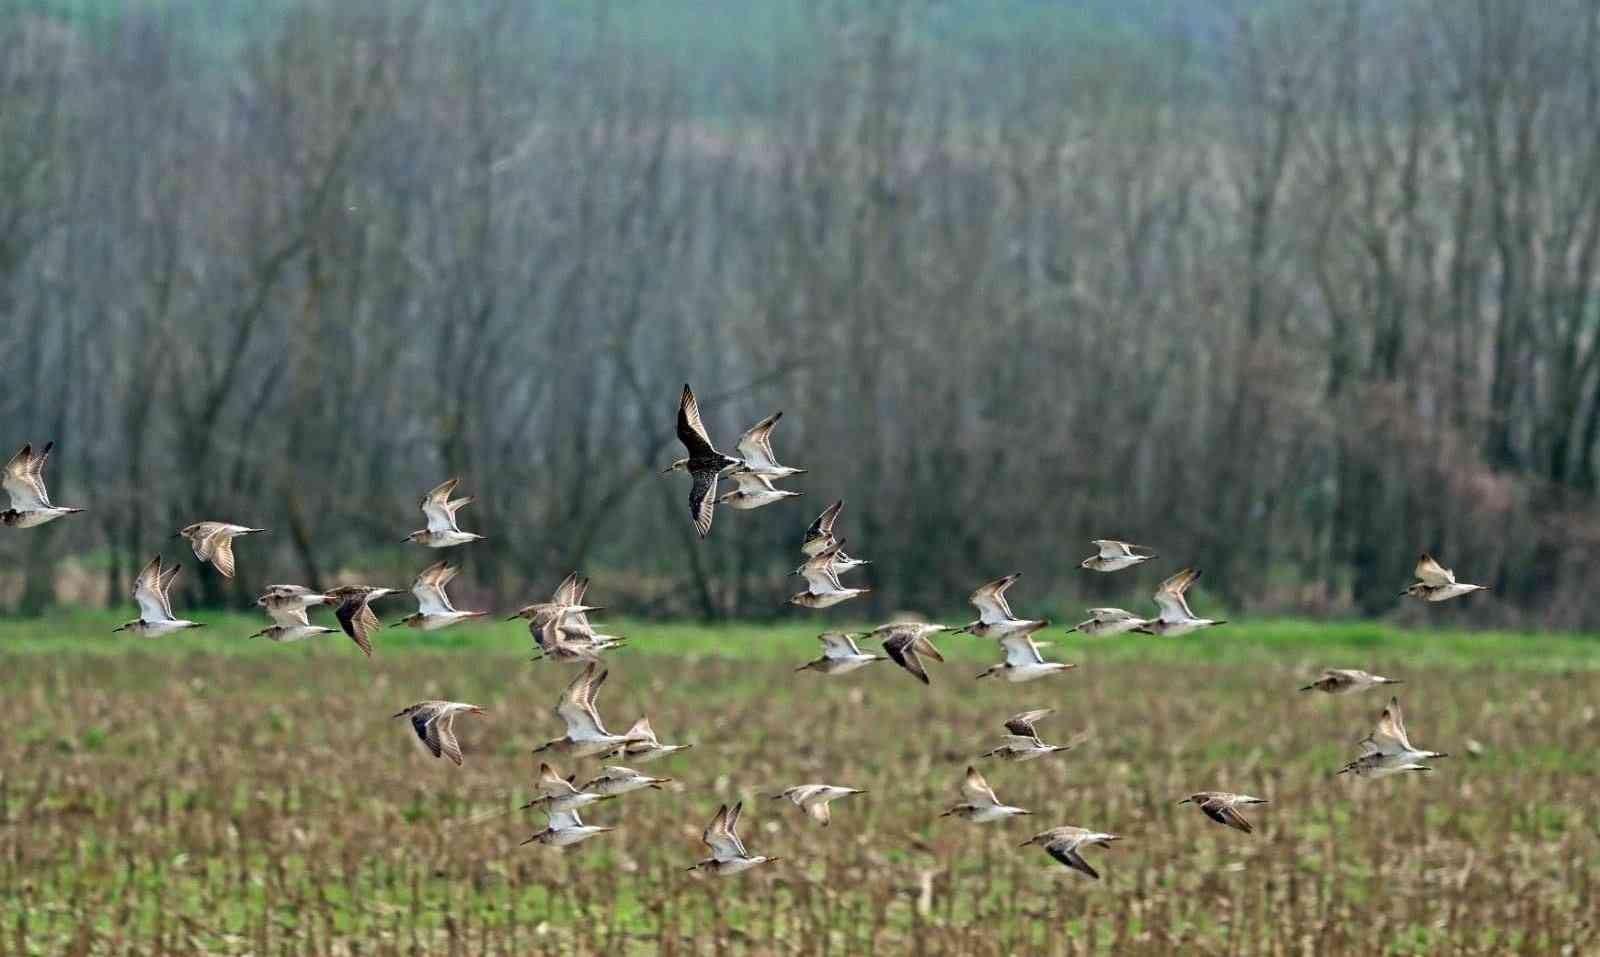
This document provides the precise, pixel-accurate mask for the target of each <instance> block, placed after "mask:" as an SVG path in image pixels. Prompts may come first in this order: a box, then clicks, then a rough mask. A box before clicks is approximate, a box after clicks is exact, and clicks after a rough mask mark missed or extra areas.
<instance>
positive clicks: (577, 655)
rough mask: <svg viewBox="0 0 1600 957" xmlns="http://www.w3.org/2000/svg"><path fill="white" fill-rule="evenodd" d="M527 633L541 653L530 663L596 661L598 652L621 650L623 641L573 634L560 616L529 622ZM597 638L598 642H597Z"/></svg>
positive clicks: (609, 637) (598, 658)
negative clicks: (542, 660)
mask: <svg viewBox="0 0 1600 957" xmlns="http://www.w3.org/2000/svg"><path fill="white" fill-rule="evenodd" d="M528 633H529V634H531V635H532V636H533V642H534V644H536V645H538V646H539V651H540V652H541V654H540V655H539V656H537V657H535V658H534V659H533V660H535V661H538V660H539V659H540V658H548V659H550V660H552V661H568V662H572V661H599V660H600V653H601V652H602V651H607V650H609V649H611V648H616V647H620V646H621V645H623V644H625V643H626V642H624V641H623V639H621V638H613V637H611V636H610V635H606V636H603V637H601V636H594V637H593V639H592V638H591V636H588V635H584V634H582V633H581V632H572V631H569V630H567V628H566V627H565V626H564V625H563V624H562V621H561V616H560V615H559V614H552V615H548V616H546V617H545V618H544V624H543V625H540V624H539V621H538V618H537V617H536V618H535V619H534V620H533V621H530V622H528ZM596 639H598V640H596Z"/></svg>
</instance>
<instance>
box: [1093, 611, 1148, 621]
mask: <svg viewBox="0 0 1600 957" xmlns="http://www.w3.org/2000/svg"><path fill="white" fill-rule="evenodd" d="M1089 617H1090V618H1092V619H1094V620H1095V621H1131V620H1133V619H1135V618H1137V617H1139V616H1138V615H1135V614H1134V613H1133V612H1131V611H1123V610H1122V609H1121V608H1091V609H1089Z"/></svg>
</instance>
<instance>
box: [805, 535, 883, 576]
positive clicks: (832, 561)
mask: <svg viewBox="0 0 1600 957" xmlns="http://www.w3.org/2000/svg"><path fill="white" fill-rule="evenodd" d="M870 564H872V563H871V562H869V561H864V560H862V559H859V558H851V557H850V556H848V555H846V554H845V553H844V540H843V539H835V540H834V543H833V544H832V545H829V546H828V547H827V548H824V549H823V550H822V551H820V552H817V553H816V554H815V555H811V556H808V557H807V558H806V560H805V561H803V562H801V563H800V564H799V565H797V566H796V567H795V570H794V571H792V572H790V574H791V575H806V574H807V573H810V574H817V573H819V572H823V571H826V572H831V573H832V574H833V577H835V578H838V577H839V576H840V575H843V574H844V573H845V572H847V571H849V570H851V569H852V568H860V567H861V566H862V565H870Z"/></svg>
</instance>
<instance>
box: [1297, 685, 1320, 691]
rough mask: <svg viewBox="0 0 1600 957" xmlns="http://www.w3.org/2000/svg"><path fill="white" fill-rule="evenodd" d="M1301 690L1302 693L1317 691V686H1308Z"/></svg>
mask: <svg viewBox="0 0 1600 957" xmlns="http://www.w3.org/2000/svg"><path fill="white" fill-rule="evenodd" d="M1300 690H1301V691H1315V690H1317V686H1316V685H1306V686H1305V687H1304V688H1301V689H1300Z"/></svg>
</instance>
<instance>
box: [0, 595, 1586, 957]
mask: <svg viewBox="0 0 1600 957" xmlns="http://www.w3.org/2000/svg"><path fill="white" fill-rule="evenodd" d="M123 617H126V615H109V616H108V615H81V616H72V617H63V618H54V619H45V620H39V621H21V622H5V623H3V624H0V649H3V653H4V661H5V664H6V667H5V668H4V669H3V670H0V696H3V700H4V701H5V703H6V705H7V713H8V716H9V721H8V733H7V734H6V735H5V736H4V737H3V739H0V824H3V827H0V955H7V954H19V953H25V954H73V953H84V954H100V953H105V954H126V953H137V954H171V953H197V954H199V953H204V954H218V953H240V954H242V953H250V954H258V955H265V954H358V953H359V954H413V953H434V952H438V953H450V954H462V955H475V954H528V953H565V954H572V953H580V954H600V953H604V954H617V953H654V952H664V953H760V954H765V953H839V954H844V953H862V952H868V951H870V950H876V951H877V952H882V953H899V952H906V951H912V952H922V953H929V954H969V953H970V954H995V955H1001V954H1013V953H1023V952H1041V953H1083V952H1090V951H1093V952H1104V953H1110V952H1117V953H1127V952H1141V951H1142V952H1151V953H1158V952H1159V953H1170V952H1174V951H1177V950H1182V951H1184V952H1205V953H1263V954H1280V953H1291V952H1292V953H1302V952H1350V953H1363V954H1373V953H1419V954H1420V953H1429V954H1432V953H1454V952H1460V953H1486V954H1487V953H1495V954H1499V953H1507V952H1524V953H1552V952H1559V951H1561V950H1562V949H1563V948H1564V947H1565V948H1570V949H1569V951H1568V952H1572V953H1581V952H1594V949H1595V948H1596V947H1600V940H1597V937H1596V934H1597V930H1596V928H1595V926H1594V914H1595V913H1596V910H1597V907H1600V903H1597V901H1596V899H1595V895H1594V888H1593V885H1594V882H1595V878H1594V876H1593V875H1594V873H1595V872H1596V867H1597V865H1600V791H1597V789H1596V787H1595V783H1596V780H1597V778H1600V713H1597V707H1600V640H1596V639H1594V638H1590V637H1585V636H1568V635H1515V634H1464V633H1445V632H1403V631H1397V630H1393V629H1389V628H1386V627H1383V626H1378V625H1371V624H1340V625H1323V624H1310V623H1304V622H1265V623H1254V624H1241V625H1229V626H1227V627H1226V628H1223V629H1219V630H1217V631H1215V632H1213V633H1210V634H1206V635H1202V636H1199V637H1191V638H1185V639H1176V640H1158V639H1149V638H1116V639H1106V640H1087V639H1082V638H1078V637H1076V636H1073V635H1067V634H1063V633H1062V632H1061V630H1060V629H1055V630H1054V632H1055V633H1054V634H1053V635H1050V636H1049V637H1051V638H1053V640H1054V641H1055V642H1056V645H1055V647H1053V648H1051V649H1049V653H1050V654H1053V655H1054V656H1055V657H1057V658H1059V659H1061V660H1067V661H1074V662H1077V663H1078V665H1079V667H1078V669H1077V670H1076V671H1073V672H1071V673H1069V674H1067V675H1065V676H1061V677H1059V678H1051V679H1046V680H1043V681H1040V682H1036V683H1032V684H1025V685H1008V684H999V683H995V682H991V681H976V680H974V677H973V676H974V675H975V674H976V673H977V671H979V670H981V668H982V667H983V666H985V665H986V664H988V663H990V662H991V661H992V660H998V656H997V654H996V653H995V651H994V645H993V643H992V642H985V641H978V640H976V639H972V638H967V637H964V636H962V637H954V638H945V639H943V640H942V641H941V645H942V647H944V648H945V649H947V652H948V657H949V659H950V660H949V661H948V662H947V663H945V664H943V665H940V664H938V663H931V664H930V671H931V672H932V674H933V680H934V683H933V685H932V687H929V688H925V687H923V686H921V685H920V684H917V683H916V682H915V681H913V680H912V679H911V678H910V676H909V675H907V674H905V673H904V672H903V671H900V670H898V669H896V668H894V667H893V666H892V665H890V664H887V663H885V664H878V665H873V666H871V667H869V668H867V669H864V670H862V671H859V672H856V673H855V674H852V675H846V676H841V677H836V678H825V677H822V676H820V675H816V674H814V673H809V672H808V673H801V674H796V673H794V671H793V670H792V669H793V667H794V666H795V665H798V664H800V663H801V662H803V661H805V660H807V659H808V658H810V657H812V656H813V655H814V654H815V650H816V642H815V641H814V640H813V638H814V635H815V633H816V632H817V631H818V630H820V629H819V628H818V627H816V625H815V624H814V619H799V618H798V616H797V620H802V621H806V622H811V623H808V624H783V625H781V626H771V627H769V626H716V627H704V626H697V625H663V624H655V623H644V622H617V621H615V620H613V621H611V622H609V624H611V625H613V626H614V627H612V628H609V629H608V630H612V631H617V632H622V633H625V634H627V635H629V636H630V637H631V638H632V639H633V645H632V646H631V647H629V648H627V649H624V650H622V651H620V652H618V653H616V654H615V656H614V658H613V659H612V660H611V662H610V665H611V678H610V681H609V682H608V683H607V684H606V686H605V688H604V690H603V692H602V693H601V695H600V701H599V705H600V711H601V713H602V715H604V716H605V718H606V720H607V722H608V724H610V725H613V726H626V725H627V724H628V723H630V722H631V721H632V720H633V719H634V718H635V717H637V716H638V715H639V714H648V715H649V716H650V717H651V720H652V723H653V724H654V726H655V728H656V731H657V732H658V733H659V734H660V735H661V737H662V739H663V740H664V741H669V742H693V743H694V744H695V748H694V749H693V750H691V751H689V752H686V753H685V754H682V755H678V756H675V757H673V758H669V759H668V760H666V761H664V762H660V763H656V764H650V765H646V766H645V769H646V770H649V771H650V772H652V773H657V774H663V775H668V776H671V777H672V778H674V779H675V781H674V784H673V785H671V786H670V787H669V789H667V790H665V791H661V792H654V791H644V792H638V793H635V794H631V795H628V796H626V797H623V798H621V799H619V800H617V801H613V802H609V803H607V804H604V805H600V806H599V808H598V809H596V810H595V811H594V813H592V814H588V815H586V816H585V819H586V820H587V821H588V822H589V823H597V824H614V825H617V826H618V827H619V830H617V831H615V832H613V833H610V834H606V835H602V836H601V837H598V838H596V839H594V840H592V841H589V842H587V843H585V844H581V845H579V846H577V847H575V848H572V849H568V850H566V851H561V850H554V849H546V848H541V847H538V846H532V845H531V846H529V847H519V846H518V844H519V842H520V841H522V840H523V839H524V838H526V837H527V836H529V835H531V834H532V833H534V832H535V831H537V830H539V829H540V828H541V827H543V823H544V822H543V817H542V815H538V814H535V813H534V812H531V811H518V810H516V808H517V806H518V805H520V804H521V803H523V802H524V801H525V800H527V797H528V794H529V791H530V789H531V785H532V783H533V779H534V777H535V772H536V769H537V761H536V760H535V759H534V758H532V757H531V756H530V754H529V752H530V750H531V748H533V747H535V746H536V745H537V744H539V743H541V742H543V741H545V740H547V739H549V738H552V737H556V736H558V735H559V734H560V732H561V730H562V728H561V725H560V723H559V721H558V720H557V719H556V718H555V717H554V716H553V715H552V714H551V713H550V707H551V705H552V704H553V703H554V701H555V699H556V697H557V695H558V693H559V691H560V689H561V687H562V686H563V685H564V684H565V683H566V681H567V680H568V679H569V678H570V677H571V675H572V674H574V673H575V672H574V670H573V669H571V668H569V667H566V666H559V665H554V664H550V663H547V662H541V663H538V664H530V663H529V662H528V661H527V658H528V657H529V654H528V639H527V633H526V631H525V630H523V629H521V628H520V627H518V626H517V625H512V624H500V625H492V626H490V625H486V626H481V627H472V626H463V627H460V628H457V629H454V630H450V631H446V632H442V633H436V634H434V635H415V634H411V633H405V634H401V633H400V632H398V631H393V632H385V633H384V635H383V636H381V639H380V642H379V644H378V652H377V655H376V657H374V658H373V659H372V660H370V661H369V660H367V659H365V658H363V657H362V656H361V655H360V654H359V653H358V652H357V651H356V649H355V648H354V646H353V645H351V644H350V643H349V641H348V640H346V639H345V638H343V637H342V636H334V637H331V638H328V639H326V640H324V641H320V642H306V643H302V644H299V645H288V646H276V645H271V644H268V643H265V642H262V641H259V640H258V641H247V640H245V638H244V636H245V635H247V634H249V633H250V632H252V631H254V630H256V629H257V628H258V627H260V624H259V623H258V621H257V620H256V619H255V618H251V617H233V616H223V615H217V616H205V615H200V616H197V617H200V618H202V619H203V620H206V621H208V622H210V623H211V627H209V628H207V629H204V630H200V631H196V632H192V633H189V634H185V635H181V636H178V637H172V638H166V639H157V640H143V639H136V638H127V637H125V636H122V635H112V634H109V629H110V628H111V627H112V626H114V625H115V624H116V622H117V621H119V620H121V619H122V618H123ZM1324 665H1331V666H1339V667H1365V668H1369V669H1372V670H1376V671H1379V672H1381V673H1384V674H1389V675H1393V676H1395V677H1400V678H1403V679H1405V680H1406V682H1407V683H1406V684H1405V685H1403V686H1401V688H1400V689H1399V690H1400V691H1401V692H1402V701H1403V702H1404V704H1405V707H1406V716H1407V724H1408V727H1409V730H1410V731H1411V734H1412V738H1413V740H1414V742H1415V743H1417V744H1418V745H1420V746H1422V747H1427V748H1433V749H1437V750H1441V751H1448V752H1450V753H1451V754H1452V755H1453V756H1452V757H1450V758H1448V759H1441V760H1439V761H1437V762H1436V768H1437V770H1436V771H1434V772H1433V773H1432V774H1418V775H1413V776H1410V777H1409V778H1401V779H1393V778H1391V779H1386V780H1380V781H1353V780H1349V779H1347V778H1346V777H1339V776H1335V775H1334V773H1333V772H1334V771H1335V770H1336V769H1337V768H1338V767H1339V766H1340V765H1341V764H1343V763H1344V762H1345V761H1346V760H1348V759H1349V758H1351V757H1354V755H1355V751H1356V749H1355V746H1354V741H1355V739H1356V738H1358V737H1360V736H1361V735H1362V734H1364V733H1365V732H1366V731H1367V730H1369V729H1370V727H1371V725H1372V723H1373V721H1374V720H1375V718H1376V716H1377V712H1378V710H1379V709H1380V708H1381V706H1382V703H1383V700H1384V699H1383V697H1382V696H1381V695H1380V694H1379V693H1377V692H1372V693H1368V694H1364V695H1353V696H1347V697H1341V698H1329V697H1326V696H1321V695H1312V694H1301V693H1299V692H1298V691H1297V690H1296V689H1297V688H1298V687H1299V686H1300V685H1301V684H1304V683H1305V679H1307V678H1308V677H1310V676H1312V675H1313V674H1314V673H1315V672H1316V670H1318V669H1319V668H1321V667H1322V666H1324ZM429 697H448V698H453V699H457V700H466V701H473V702H476V703H478V704H481V705H483V706H485V707H486V708H487V709H488V714H487V715H485V716H484V717H481V718H475V717H467V718H463V719H462V720H461V721H460V722H458V724H457V730H458V732H459V733H460V737H461V740H462V746H463V749H464V751H465V752H466V764H465V766H464V767H462V768H455V767H453V766H452V765H450V764H449V763H447V762H444V761H437V760H433V759H431V758H427V757H426V756H424V755H422V754H421V753H420V752H419V750H418V749H417V748H415V747H414V746H413V743H412V742H411V741H409V740H408V739H407V735H408V733H409V732H408V729H407V728H406V727H405V726H404V723H403V722H400V721H395V720H392V719H391V718H390V717H389V716H390V715H391V714H393V713H394V712H395V711H398V710H399V709H400V708H402V707H404V706H405V705H407V704H410V703H412V702H414V701H417V700H420V699H423V698H429ZM1035 707H1053V708H1055V709H1057V713H1056V714H1055V715H1053V716H1051V717H1050V718H1049V719H1047V720H1046V721H1045V722H1044V723H1042V724H1041V726H1040V732H1041V734H1042V735H1043V736H1044V738H1045V739H1046V740H1048V741H1066V740H1068V739H1070V738H1072V737H1073V736H1075V735H1079V734H1082V735H1085V736H1086V739H1085V740H1084V742H1083V743H1082V744H1081V745H1080V746H1079V747H1078V748H1076V749H1075V750H1073V751H1071V752H1068V753H1066V754H1064V755H1058V756H1056V757H1053V758H1047V759H1044V760H1042V761H1038V762H1033V763H1030V764H1025V765H1007V764H999V763H994V762H983V761H979V762H977V763H978V765H979V767H980V769H982V770H983V771H984V772H985V773H986V774H987V776H988V778H989V781H990V783H991V784H992V785H994V787H995V789H996V791H997V792H998V793H999V795H1000V797H1001V798H1002V799H1004V800H1006V801H1008V802H1010V803H1013V804H1019V805H1021V806H1023V807H1027V808H1030V809H1031V810H1032V812H1033V814H1032V816H1031V817H1028V818H1023V819H1019V820H1018V821H1017V822H1016V823H1001V824H993V825H973V824H968V823H965V822H960V821H956V820H954V819H951V818H942V819H941V818H939V817H938V814H939V812H940V811H941V810H943V809H944V808H945V807H947V806H948V805H949V804H951V803H953V802H954V801H955V800H956V798H957V794H956V786H957V782H958V780H959V778H960V776H961V774H962V772H963V770H964V769H965V767H966V765H967V763H968V762H970V761H973V759H974V758H975V756H976V755H978V754H979V753H981V752H982V751H984V750H987V749H988V748H990V747H993V746H994V745H995V744H997V743H999V742H998V738H999V737H1000V735H1001V734H1002V733H1003V731H1002V728H1001V723H1002V722H1003V721H1004V719H1005V718H1006V717H1007V716H1009V715H1010V714H1012V713H1015V712H1017V711H1021V710H1025V709H1027V708H1035ZM558 766H559V767H561V770H563V771H574V770H575V771H578V772H579V773H580V774H581V775H587V774H588V773H589V772H590V771H593V770H595V769H596V768H597V767H598V762H594V761H586V762H582V763H581V764H574V765H571V766H570V767H569V766H567V765H565V764H558ZM808 781H826V782H829V783H835V784H844V785H852V786H856V787H864V788H868V789H870V793H868V794H865V795H862V796H859V797H857V798H853V799H850V800H847V801H844V802H841V803H840V804H838V805H836V807H835V815H834V820H833V824H832V826H831V827H828V828H825V829H824V828H820V827H818V826H816V825H815V824H813V823H812V822H811V821H810V820H808V819H806V818H805V817H803V816H802V815H801V814H800V813H799V811H798V810H797V809H795V808H794V807H792V806H790V805H788V804H787V803H783V802H775V801H769V800H766V799H765V796H766V795H769V794H772V793H775V792H777V791H778V790H781V789H782V788H783V787H786V786H788V785H791V784H798V783H805V782H808ZM1200 789H1228V790H1239V791H1248V792H1250V793H1254V794H1258V795H1261V796H1264V797H1267V798H1270V799H1271V800H1272V802H1273V804H1272V805H1271V806H1269V807H1265V808H1260V809H1257V810H1255V811H1254V812H1253V813H1252V814H1250V815H1249V816H1250V817H1251V818H1252V820H1253V821H1254V823H1255V824H1256V832H1255V833H1254V834H1249V835H1247V834H1242V833H1239V832H1236V831H1232V830H1228V829H1225V828H1222V827H1219V826H1217V825H1215V824H1212V823H1211V822H1209V821H1207V820H1206V819H1205V818H1203V817H1202V816H1201V815H1200V814H1199V813H1197V812H1196V811H1195V810H1194V809H1192V808H1190V807H1187V806H1185V807H1179V806H1177V805H1176V802H1177V801H1178V800H1179V799H1180V798H1182V797H1183V796H1185V795H1186V794H1188V793H1189V792H1191V791H1194V790H1200ZM740 799H742V800H744V801H745V802H746V808H745V819H744V823H743V825H742V827H741V831H742V832H743V836H744V838H745V841H746V843H747V844H748V845H749V846H750V849H751V851H752V852H753V853H758V854H760V853H765V854H769V855H778V856H781V857H782V858H783V859H784V860H783V861H782V862H780V863H778V864H774V865H771V866H768V867H764V868H760V869H758V870H756V871H754V872H752V873H749V874H746V875H742V876H738V877H733V878H727V879H720V880H708V879H704V878H702V877H700V876H699V875H696V874H689V873H685V872H684V868H685V867H687V866H689V865H690V864H692V863H693V862H694V861H696V860H697V859H699V858H700V857H701V856H703V854H702V852H703V851H704V850H705V849H704V848H703V847H701V846H700V844H699V834H700V831H701V829H702V828H703V827H704V825H705V823H706V821H707V820H709V819H710V817H711V815H712V814H713V813H714V812H715V810H716V808H717V806H718V805H719V804H720V803H722V802H725V801H734V800H740ZM1059 824H1080V825H1085V826H1091V827H1095V828H1099V829H1104V830H1108V831H1112V832H1115V833H1117V834H1120V835H1123V836H1124V837H1125V840H1123V841H1121V842H1119V843H1118V844H1117V845H1115V846H1114V847H1113V848H1112V849H1110V850H1098V849H1092V850H1090V851H1088V852H1086V856H1088V857H1089V858H1090V860H1091V862H1092V863H1093V864H1094V865H1095V866H1096V867H1097V868H1098V869H1099V870H1100V872H1101V875H1102V878H1103V879H1102V880H1100V881H1098V882H1095V881H1090V880H1088V879H1086V878H1084V877H1082V876H1081V875H1078V874H1075V873H1072V872H1069V871H1067V870H1065V869H1064V868H1062V867H1060V866H1058V865H1057V864H1055V863H1054V862H1053V861H1051V860H1050V859H1049V858H1048V857H1047V856H1046V855H1045V854H1044V853H1043V852H1041V851H1040V850H1038V849H1037V848H1021V849H1019V848H1018V847H1017V846H1016V845H1017V844H1018V843H1019V842H1020V841H1022V840H1024V839H1026V838H1027V837H1028V836H1030V835H1032V834H1033V833H1034V832H1035V831H1039V830H1043V829H1045V828H1047V827H1052V826H1055V825H1059Z"/></svg>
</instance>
